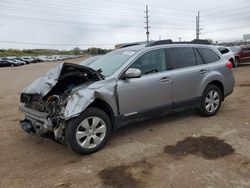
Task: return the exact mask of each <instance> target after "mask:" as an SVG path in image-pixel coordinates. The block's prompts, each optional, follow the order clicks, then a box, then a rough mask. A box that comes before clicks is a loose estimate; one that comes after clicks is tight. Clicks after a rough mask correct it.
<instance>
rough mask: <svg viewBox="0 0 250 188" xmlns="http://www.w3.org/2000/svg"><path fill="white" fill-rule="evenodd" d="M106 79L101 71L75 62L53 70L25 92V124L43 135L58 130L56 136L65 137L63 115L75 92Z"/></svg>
mask: <svg viewBox="0 0 250 188" xmlns="http://www.w3.org/2000/svg"><path fill="white" fill-rule="evenodd" d="M103 78H104V77H103V76H102V75H101V74H100V73H99V72H98V71H95V70H93V69H91V68H88V67H84V66H81V65H77V64H71V63H64V64H62V65H60V66H59V67H57V68H55V69H53V70H51V71H50V72H48V73H47V74H46V75H45V76H43V77H41V78H39V79H37V80H36V81H35V82H33V83H32V84H31V85H30V86H29V87H27V88H25V89H24V91H23V92H22V94H21V99H20V100H21V103H22V105H20V107H19V109H20V111H21V112H23V113H24V114H25V115H26V117H25V120H23V121H21V126H22V127H23V129H24V130H25V131H27V132H29V133H35V134H40V135H42V134H44V133H47V132H48V131H51V132H54V135H55V138H56V139H57V140H62V139H63V129H64V123H63V121H64V118H63V116H64V112H65V108H66V105H67V104H68V100H69V98H70V97H72V93H73V92H72V91H74V90H77V88H78V87H80V88H82V87H86V86H88V85H90V84H92V83H94V82H96V81H99V80H102V79H103ZM38 112H40V113H38ZM40 116H41V117H40Z"/></svg>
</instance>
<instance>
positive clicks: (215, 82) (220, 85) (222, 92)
mask: <svg viewBox="0 0 250 188" xmlns="http://www.w3.org/2000/svg"><path fill="white" fill-rule="evenodd" d="M208 85H215V86H217V87H218V88H219V89H220V90H221V94H222V101H223V100H224V86H223V84H222V82H221V81H219V80H214V81H211V82H209V83H208V84H207V86H208ZM207 86H206V87H205V89H206V88H207Z"/></svg>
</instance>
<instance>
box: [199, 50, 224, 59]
mask: <svg viewBox="0 0 250 188" xmlns="http://www.w3.org/2000/svg"><path fill="white" fill-rule="evenodd" d="M199 52H200V53H201V54H202V56H203V58H204V60H205V62H206V63H213V62H216V61H219V60H220V57H219V56H218V55H217V54H216V53H215V52H214V51H213V50H211V49H208V48H199Z"/></svg>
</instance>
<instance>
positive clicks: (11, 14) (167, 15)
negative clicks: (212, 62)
mask: <svg viewBox="0 0 250 188" xmlns="http://www.w3.org/2000/svg"><path fill="white" fill-rule="evenodd" d="M145 4H148V6H149V11H150V12H149V14H150V18H149V19H150V26H151V28H150V33H151V35H150V38H151V39H153V40H158V38H159V37H161V38H162V39H164V38H172V39H173V40H178V38H179V37H181V38H182V39H183V40H192V39H193V38H194V37H195V16H196V14H197V11H198V10H200V11H201V27H202V35H201V37H203V38H210V39H214V40H224V39H226V40H227V39H230V38H241V37H242V35H243V34H245V33H249V29H250V24H249V26H247V24H248V23H249V21H248V20H249V19H250V16H249V14H248V10H249V8H250V2H249V1H247V0H235V1H232V0H231V1H228V0H221V1H220V2H219V3H218V1H216V0H210V1H202V3H201V1H199V0H188V1H183V0H175V1H172V0H171V1H170V0H164V1H163V0H154V1H152V0H151V1H150V0H146V1H145V0H137V1H133V0H125V1H118V0H96V1H87V0H81V1H80V0H71V1H59V0H30V1H25V0H20V1H14V0H2V1H1V4H0V24H1V27H0V41H10V42H17V43H4V42H0V48H21V49H22V48H57V49H72V48H73V47H75V46H79V47H81V48H83V49H84V48H87V47H92V46H96V47H104V48H113V47H114V45H115V44H117V43H121V42H130V41H140V40H145V38H146V35H145V29H144V26H145V23H144V21H145V20H144V18H143V17H144V16H145V15H144V9H145ZM230 28H234V29H230ZM18 42H21V43H20V44H18ZM22 42H24V43H25V42H26V43H34V44H33V45H31V44H23V43H22ZM38 44H43V45H38ZM45 44H49V45H45Z"/></svg>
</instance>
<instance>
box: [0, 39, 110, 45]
mask: <svg viewBox="0 0 250 188" xmlns="http://www.w3.org/2000/svg"><path fill="white" fill-rule="evenodd" d="M0 42H1V43H11V44H28V45H40V46H109V45H114V44H49V43H48V44H47V43H33V42H15V41H6V40H0Z"/></svg>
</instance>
